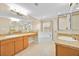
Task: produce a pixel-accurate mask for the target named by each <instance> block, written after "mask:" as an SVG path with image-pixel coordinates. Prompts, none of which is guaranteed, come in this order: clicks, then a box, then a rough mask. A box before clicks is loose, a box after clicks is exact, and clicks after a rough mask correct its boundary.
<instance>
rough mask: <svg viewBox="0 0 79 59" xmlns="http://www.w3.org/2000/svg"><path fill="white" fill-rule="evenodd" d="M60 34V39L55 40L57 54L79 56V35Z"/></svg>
mask: <svg viewBox="0 0 79 59" xmlns="http://www.w3.org/2000/svg"><path fill="white" fill-rule="evenodd" d="M59 35H60V36H59V37H58V39H57V40H55V45H56V56H79V41H78V37H79V35H78V34H67V33H60V34H59ZM62 35H63V36H62ZM76 37H77V38H76Z"/></svg>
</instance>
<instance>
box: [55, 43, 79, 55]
mask: <svg viewBox="0 0 79 59" xmlns="http://www.w3.org/2000/svg"><path fill="white" fill-rule="evenodd" d="M78 53H79V50H77V49H73V48H72V47H69V46H64V45H59V44H57V45H56V55H57V56H78V55H79V54H78Z"/></svg>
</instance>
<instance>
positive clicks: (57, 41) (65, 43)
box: [55, 39, 79, 49]
mask: <svg viewBox="0 0 79 59" xmlns="http://www.w3.org/2000/svg"><path fill="white" fill-rule="evenodd" d="M55 43H58V44H63V45H67V46H71V47H74V48H78V49H79V41H75V42H74V41H65V40H60V39H57V40H55Z"/></svg>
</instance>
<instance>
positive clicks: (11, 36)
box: [0, 32, 37, 41]
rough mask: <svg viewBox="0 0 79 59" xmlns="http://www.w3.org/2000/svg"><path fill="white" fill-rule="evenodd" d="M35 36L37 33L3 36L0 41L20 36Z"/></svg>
mask: <svg viewBox="0 0 79 59" xmlns="http://www.w3.org/2000/svg"><path fill="white" fill-rule="evenodd" d="M35 34H37V33H36V32H30V33H19V34H11V35H3V36H0V41H1V40H6V39H10V38H16V37H20V36H30V35H35Z"/></svg>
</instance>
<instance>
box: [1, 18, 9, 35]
mask: <svg viewBox="0 0 79 59" xmlns="http://www.w3.org/2000/svg"><path fill="white" fill-rule="evenodd" d="M9 22H10V20H9V19H7V18H3V17H0V34H5V33H8V31H9Z"/></svg>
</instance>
